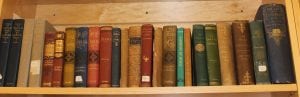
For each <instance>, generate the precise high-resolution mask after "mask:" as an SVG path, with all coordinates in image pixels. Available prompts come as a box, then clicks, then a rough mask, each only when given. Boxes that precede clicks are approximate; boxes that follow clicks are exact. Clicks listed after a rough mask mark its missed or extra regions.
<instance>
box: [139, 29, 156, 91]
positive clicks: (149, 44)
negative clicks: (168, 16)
mask: <svg viewBox="0 0 300 97" xmlns="http://www.w3.org/2000/svg"><path fill="white" fill-rule="evenodd" d="M153 30H154V29H153V25H151V24H145V25H143V26H142V32H141V33H142V36H141V37H142V38H141V39H142V43H141V46H142V57H141V60H142V64H141V69H142V70H141V86H142V87H151V86H152V85H151V81H152V60H153V58H152V52H153Z"/></svg>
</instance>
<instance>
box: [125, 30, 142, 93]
mask: <svg viewBox="0 0 300 97" xmlns="http://www.w3.org/2000/svg"><path fill="white" fill-rule="evenodd" d="M128 37H129V49H128V50H129V52H128V55H129V58H128V59H129V60H128V61H129V66H128V87H139V86H140V83H141V27H140V26H132V27H129V31H128Z"/></svg>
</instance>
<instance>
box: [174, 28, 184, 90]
mask: <svg viewBox="0 0 300 97" xmlns="http://www.w3.org/2000/svg"><path fill="white" fill-rule="evenodd" d="M176 34H177V35H176V38H177V39H176V53H177V54H176V58H177V59H176V61H177V63H176V64H177V66H176V71H177V72H176V73H177V76H176V77H177V81H176V82H177V86H184V85H185V84H184V60H185V58H184V49H185V48H184V28H178V29H177V32H176Z"/></svg>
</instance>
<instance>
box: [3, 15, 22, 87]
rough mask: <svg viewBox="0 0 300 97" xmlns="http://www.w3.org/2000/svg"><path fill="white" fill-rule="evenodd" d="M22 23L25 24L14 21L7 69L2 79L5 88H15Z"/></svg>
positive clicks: (20, 21) (17, 20)
mask: <svg viewBox="0 0 300 97" xmlns="http://www.w3.org/2000/svg"><path fill="white" fill-rule="evenodd" d="M24 22H25V21H24V19H16V20H14V25H13V31H12V33H11V43H10V48H9V55H8V61H7V68H6V70H7V72H6V75H5V78H4V79H5V81H4V86H5V87H16V86H17V78H18V70H19V62H20V54H21V46H22V38H23V30H24Z"/></svg>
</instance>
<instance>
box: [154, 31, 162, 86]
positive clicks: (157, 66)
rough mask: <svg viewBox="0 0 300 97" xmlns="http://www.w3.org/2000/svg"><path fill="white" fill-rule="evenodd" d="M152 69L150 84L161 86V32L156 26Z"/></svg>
mask: <svg viewBox="0 0 300 97" xmlns="http://www.w3.org/2000/svg"><path fill="white" fill-rule="evenodd" d="M152 56H153V67H152V68H153V69H152V86H153V87H161V86H162V64H163V33H162V28H160V27H156V28H155V30H154V39H153V55H152Z"/></svg>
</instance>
